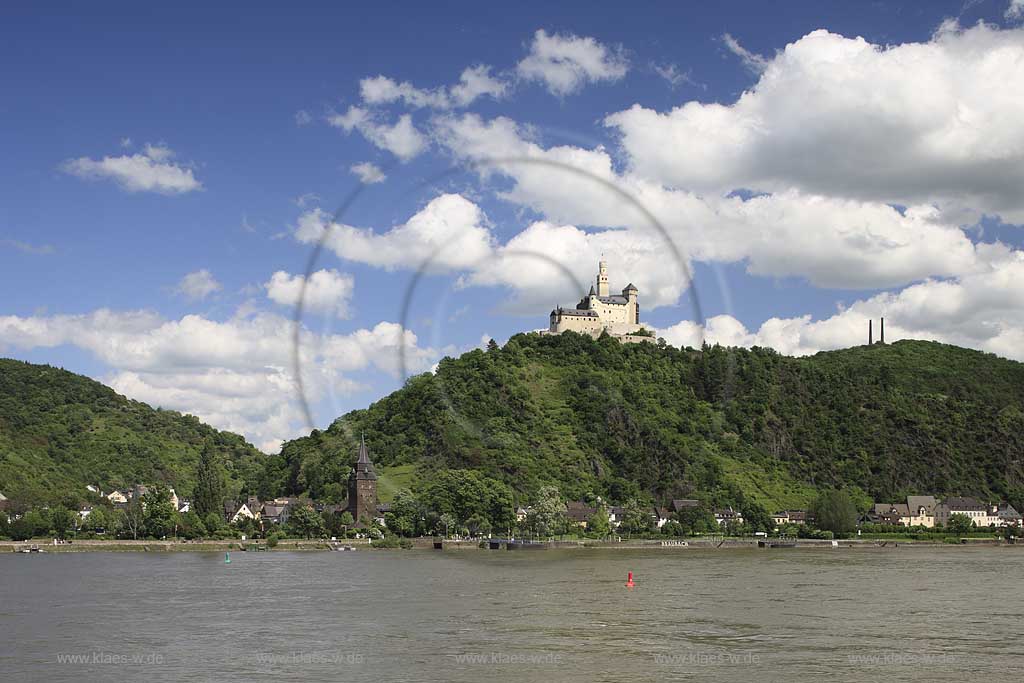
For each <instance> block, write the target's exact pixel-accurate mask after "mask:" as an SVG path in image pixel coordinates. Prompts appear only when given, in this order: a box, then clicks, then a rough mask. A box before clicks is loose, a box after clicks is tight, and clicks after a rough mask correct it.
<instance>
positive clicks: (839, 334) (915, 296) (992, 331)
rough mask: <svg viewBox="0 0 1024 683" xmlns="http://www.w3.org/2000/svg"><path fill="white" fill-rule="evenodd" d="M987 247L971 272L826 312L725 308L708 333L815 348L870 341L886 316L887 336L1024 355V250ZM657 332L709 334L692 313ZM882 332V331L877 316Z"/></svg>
mask: <svg viewBox="0 0 1024 683" xmlns="http://www.w3.org/2000/svg"><path fill="white" fill-rule="evenodd" d="M983 252H984V253H983V256H984V259H985V261H986V262H985V265H984V266H983V267H982V268H979V269H978V270H977V271H975V272H973V273H971V274H968V275H964V276H962V277H958V278H952V279H946V280H941V279H936V278H929V279H927V280H925V281H924V282H921V283H918V284H915V285H911V286H910V287H907V288H906V289H904V290H902V291H900V292H895V293H891V292H886V293H883V294H879V295H877V296H874V297H871V298H869V299H864V300H860V301H857V302H855V303H854V304H852V305H850V306H848V307H845V308H843V309H841V310H839V311H838V312H837V313H836V314H835V315H833V316H831V317H828V318H825V319H822V320H812V318H811V316H809V315H806V316H800V317H796V318H770V319H768V320H766V321H765V322H764V323H763V324H762V325H761V326H760V327H759V328H758V329H757V330H748V329H747V328H746V327H745V326H744V325H743V324H742V323H741V322H740V321H738V320H736V319H735V318H733V317H732V316H729V315H720V316H715V317H713V318H709V319H708V320H707V325H706V327H705V329H704V330H703V336H704V338H705V339H706V341H708V342H709V343H720V344H723V345H727V346H748V347H749V346H768V347H771V348H774V349H776V350H777V351H779V352H781V353H784V354H791V355H808V354H812V353H817V352H818V351H824V350H830V349H838V348H845V347H848V346H853V345H856V344H863V343H866V340H867V327H868V320H875V321H877V320H878V319H879V318H883V317H884V318H885V337H886V341H890V342H891V341H897V340H899V339H931V340H938V341H942V342H946V343H949V344H956V345H959V346H966V347H970V348H978V349H982V350H986V351H990V352H992V353H996V354H999V355H1001V356H1004V357H1006V358H1013V359H1016V360H1022V361H1024V344H1022V342H1024V253H1022V252H1020V251H1013V250H1010V249H1008V248H1006V247H1004V246H1002V245H985V246H984V247H983ZM656 333H657V334H658V335H659V336H662V337H664V338H665V340H666V341H668V342H669V343H672V344H675V345H680V346H694V345H696V344H699V343H700V342H699V340H700V338H701V329H700V328H699V327H698V326H697V325H696V324H695V323H693V322H691V321H682V322H680V323H677V324H676V325H672V326H670V327H667V328H664V329H658V330H656ZM875 334H876V339H877V335H878V330H877V322H876V331H875Z"/></svg>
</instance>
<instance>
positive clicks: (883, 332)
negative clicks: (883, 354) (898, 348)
mask: <svg viewBox="0 0 1024 683" xmlns="http://www.w3.org/2000/svg"><path fill="white" fill-rule="evenodd" d="M881 333H882V335H881V336H882V338H881V340H880V341H881V342H882V343H883V344H884V343H885V318H882V329H881Z"/></svg>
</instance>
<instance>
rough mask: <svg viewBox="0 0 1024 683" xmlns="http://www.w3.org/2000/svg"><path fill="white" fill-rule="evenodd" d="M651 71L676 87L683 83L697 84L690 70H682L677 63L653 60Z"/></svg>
mask: <svg viewBox="0 0 1024 683" xmlns="http://www.w3.org/2000/svg"><path fill="white" fill-rule="evenodd" d="M650 66H651V71H653V72H654V73H656V74H658V75H659V76H661V77H662V78H663V79H665V81H666V82H667V83H668V84H669V85H670V86H671V87H672V88H673V89H674V88H678V87H679V86H680V85H682V84H683V83H689V84H690V85H697V83H696V82H695V81H694V80H693V77H692V76H691V75H690V71H689V70H687V71H682V70H681V69H680V68H679V67H678V66H676V65H675V64H658V63H657V62H651V65H650Z"/></svg>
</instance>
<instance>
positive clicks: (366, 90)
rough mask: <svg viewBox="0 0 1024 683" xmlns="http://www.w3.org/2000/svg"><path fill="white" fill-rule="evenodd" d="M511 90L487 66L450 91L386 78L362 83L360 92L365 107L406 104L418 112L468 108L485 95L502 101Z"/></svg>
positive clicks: (471, 71) (466, 74) (465, 76)
mask: <svg viewBox="0 0 1024 683" xmlns="http://www.w3.org/2000/svg"><path fill="white" fill-rule="evenodd" d="M507 91H508V83H506V82H505V81H504V80H502V79H500V78H497V77H495V76H493V75H491V67H489V66H487V65H485V64H478V65H476V66H471V67H467V68H466V69H464V70H463V71H462V74H461V75H460V76H459V82H458V83H456V84H455V85H452V86H450V87H448V88H445V87H440V88H435V89H432V90H428V89H424V88H417V87H416V86H414V85H413V84H412V83H409V82H407V81H404V82H402V83H399V82H397V81H395V80H394V79H392V78H388V77H387V76H383V75H379V76H372V77H369V78H364V79H362V80H361V81H359V93H360V96H361V97H362V100H363V102H364V103H365V104H368V105H371V106H378V105H383V104H392V103H394V102H402V103H403V104H405V105H406V106H408V107H412V108H414V109H421V108H432V109H451V108H453V107H468V106H469V105H470V104H472V103H473V102H474V101H476V100H477V99H478V98H480V97H484V96H489V97H493V98H494V99H501V98H502V97H504V96H505V94H506V92H507Z"/></svg>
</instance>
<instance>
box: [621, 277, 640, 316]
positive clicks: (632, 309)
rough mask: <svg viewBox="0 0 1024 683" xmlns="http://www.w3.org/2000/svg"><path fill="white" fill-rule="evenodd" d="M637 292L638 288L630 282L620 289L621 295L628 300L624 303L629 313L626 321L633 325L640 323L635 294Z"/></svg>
mask: <svg viewBox="0 0 1024 683" xmlns="http://www.w3.org/2000/svg"><path fill="white" fill-rule="evenodd" d="M639 294H640V290H638V289H637V288H636V287H635V286H634V285H633V283H632V282H630V283H629V284H628V285H626V288H625V289H623V290H622V296H623V297H625V299H626V301H627V302H628V303H627V304H626V305H627V307H628V311H627V313H628V314H629V320H628V322H630V323H633V324H634V325H638V324H640V302H639V301H638V300H637V296H638V295H639Z"/></svg>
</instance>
